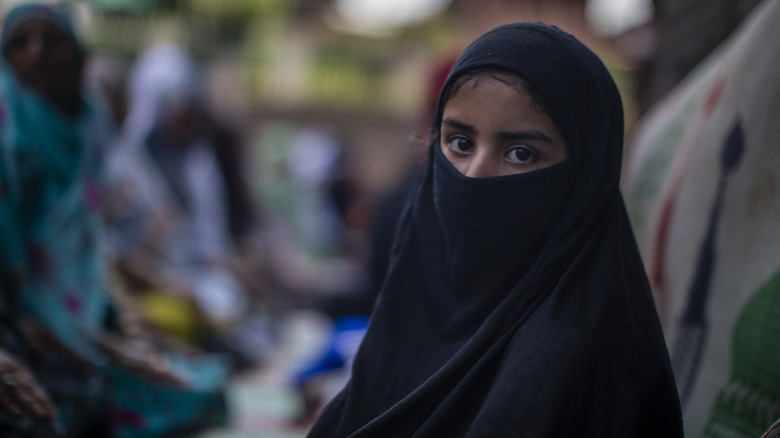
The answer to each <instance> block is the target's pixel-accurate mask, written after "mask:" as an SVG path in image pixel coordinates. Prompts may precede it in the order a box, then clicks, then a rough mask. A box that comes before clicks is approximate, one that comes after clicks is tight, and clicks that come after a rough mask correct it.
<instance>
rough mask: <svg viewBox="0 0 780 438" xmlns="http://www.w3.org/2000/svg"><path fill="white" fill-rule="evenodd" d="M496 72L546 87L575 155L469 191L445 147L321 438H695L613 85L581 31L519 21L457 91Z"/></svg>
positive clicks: (462, 61)
mask: <svg viewBox="0 0 780 438" xmlns="http://www.w3.org/2000/svg"><path fill="white" fill-rule="evenodd" d="M485 67H489V68H499V69H502V70H504V71H508V72H512V73H514V74H516V75H518V76H521V77H522V78H524V79H525V80H526V81H527V82H529V83H531V84H532V85H533V86H535V87H536V88H537V89H538V91H539V92H540V93H541V95H542V96H543V97H544V99H545V100H546V101H547V104H549V105H548V106H549V109H548V110H549V116H550V117H551V118H552V119H553V120H554V121H555V122H556V126H557V127H558V129H559V130H560V131H561V134H562V136H563V138H564V139H565V142H566V145H567V151H568V154H569V158H568V160H567V161H565V162H563V163H560V164H557V165H554V166H552V167H548V168H545V169H542V170H538V171H534V172H530V173H525V174H519V175H509V176H499V177H492V178H469V177H466V176H464V175H462V174H460V172H458V171H457V170H456V169H455V168H454V167H453V166H452V165H451V164H450V163H449V162H448V161H447V159H446V157H445V156H444V155H443V153H442V152H441V150H440V147H439V144H438V140H435V141H433V142H432V144H431V147H430V151H429V154H428V161H427V163H426V165H425V168H424V169H423V172H422V175H421V177H420V180H419V184H418V186H417V189H416V191H415V193H414V195H413V197H412V199H411V200H410V204H409V206H408V209H407V211H406V212H405V214H404V216H403V217H402V220H401V222H400V224H399V228H398V231H397V234H396V236H397V237H396V241H395V245H394V249H393V255H392V262H391V267H390V270H389V273H388V276H387V278H386V280H385V282H384V285H383V288H382V291H381V292H380V295H379V298H378V300H377V303H376V306H375V309H374V312H373V314H372V318H371V323H370V326H369V329H368V332H367V334H366V336H365V338H364V340H363V343H362V345H361V347H360V350H359V352H358V354H357V357H356V359H355V363H354V367H353V375H352V379H351V380H350V382H349V383H348V384H347V386H346V387H345V388H344V389H343V390H342V391H341V392H340V393H339V394H338V395H337V396H336V398H335V399H334V400H333V401H331V403H330V404H329V405H328V406H327V407H326V408H325V410H324V411H323V413H322V414H321V416H320V418H319V419H318V421H317V422H316V424H315V425H314V427H313V429H312V431H311V432H310V436H311V437H344V436H350V437H394V438H395V437H410V436H415V437H461V436H463V437H506V436H522V437H568V436H577V437H584V436H586V437H642V436H647V437H675V436H682V421H681V415H680V405H679V400H678V396H677V390H676V386H675V382H674V378H673V376H672V372H671V369H670V366H669V358H668V353H667V350H666V346H665V343H664V339H663V335H662V333H661V329H660V325H659V322H658V318H657V315H656V311H655V307H654V304H653V301H652V298H651V294H650V290H649V286H648V282H647V278H646V275H645V272H644V269H643V266H642V263H641V260H640V257H639V252H638V250H637V247H636V242H635V240H634V236H633V233H632V231H631V228H630V226H629V222H628V219H627V216H626V212H625V207H624V205H623V200H622V197H621V195H620V192H619V187H618V184H619V179H620V164H621V153H622V145H623V111H622V105H621V101H620V96H619V94H618V91H617V88H616V86H615V83H614V81H613V80H612V78H611V76H610V75H609V73H608V71H607V69H606V68H605V67H604V65H603V64H602V62H601V61H600V60H599V58H598V57H597V56H596V55H595V54H593V53H592V52H591V51H590V50H589V49H588V48H586V47H585V46H584V45H582V44H581V43H580V42H579V41H577V40H576V39H575V38H574V37H573V36H571V35H569V34H567V33H565V32H563V31H561V30H559V29H558V28H556V27H553V26H548V25H544V24H541V23H520V24H512V25H506V26H502V27H499V28H496V29H494V30H492V31H490V32H488V33H487V34H485V35H483V36H482V37H480V38H479V39H477V40H476V41H475V42H474V43H472V45H470V46H469V47H468V48H467V49H466V50H465V51H464V53H463V54H462V55H461V57H460V58H459V60H458V61H457V63H456V64H455V65H454V66H453V69H452V71H451V72H450V76H449V78H448V80H447V82H446V84H445V87H444V91H443V93H442V95H443V96H446V95H447V92H448V90H449V89H450V87H451V86H452V84H453V82H454V81H455V80H456V79H457V78H458V77H459V76H461V75H462V74H463V73H464V72H467V71H470V70H473V69H477V68H485ZM445 103H446V102H444V101H442V100H441V98H440V101H439V108H438V110H437V116H436V119H435V121H434V127H435V128H438V125H439V124H440V123H441V118H442V111H443V106H444V104H445Z"/></svg>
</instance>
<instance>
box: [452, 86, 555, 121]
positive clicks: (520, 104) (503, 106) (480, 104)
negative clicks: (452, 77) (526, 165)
mask: <svg viewBox="0 0 780 438" xmlns="http://www.w3.org/2000/svg"><path fill="white" fill-rule="evenodd" d="M506 79H507V78H505V77H504V78H502V77H494V76H493V75H478V76H471V77H467V78H463V80H462V81H457V82H456V83H455V84H454V85H453V90H452V93H451V95H450V97H449V99H448V101H447V103H446V104H445V105H444V114H443V115H447V114H453V113H473V114H475V115H480V116H484V117H485V118H488V119H490V118H493V119H506V118H513V117H517V115H518V113H523V114H531V113H534V114H538V115H541V116H544V113H543V111H541V110H540V109H539V108H538V106H537V105H536V104H535V102H534V99H533V97H532V96H531V94H530V93H529V92H528V91H527V90H526V88H525V87H524V86H523V85H522V83H521V82H518V81H509V80H506Z"/></svg>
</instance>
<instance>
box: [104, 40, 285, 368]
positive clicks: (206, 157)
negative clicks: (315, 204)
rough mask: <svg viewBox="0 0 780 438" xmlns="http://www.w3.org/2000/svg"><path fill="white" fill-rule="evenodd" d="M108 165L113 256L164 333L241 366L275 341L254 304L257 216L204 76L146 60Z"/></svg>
mask: <svg viewBox="0 0 780 438" xmlns="http://www.w3.org/2000/svg"><path fill="white" fill-rule="evenodd" d="M129 82H130V83H129V96H128V104H129V111H128V115H127V118H126V119H125V122H124V125H123V129H122V139H121V142H120V144H119V145H118V147H117V149H116V150H115V151H114V152H113V154H112V157H111V159H110V160H111V161H110V162H111V164H110V166H109V179H110V181H111V183H110V187H111V189H110V191H111V196H110V198H111V202H110V204H109V206H108V216H109V222H110V234H111V236H112V237H111V244H110V246H111V252H112V254H113V257H114V259H115V261H116V264H117V266H118V267H119V271H120V273H121V276H122V278H123V279H124V280H125V284H126V285H127V287H128V288H129V289H130V290H132V291H136V292H138V293H137V294H135V296H136V298H137V299H138V300H139V302H140V303H141V307H142V312H143V313H144V314H145V315H146V316H147V317H148V318H149V319H150V320H152V321H153V322H154V323H155V324H156V325H157V326H159V327H161V328H162V329H164V330H166V331H167V332H169V333H172V334H174V335H177V336H178V337H179V338H181V339H184V340H186V341H189V342H191V343H194V344H196V345H200V346H204V347H206V348H207V349H213V350H216V351H225V352H229V353H232V354H233V355H234V358H235V359H236V360H238V361H239V365H241V364H251V363H253V362H256V361H257V360H259V359H260V357H261V356H262V354H263V353H264V352H265V351H266V350H267V346H268V343H269V342H270V341H269V338H268V336H265V332H267V330H266V329H265V323H266V319H264V318H263V317H259V316H258V315H257V313H258V312H262V311H263V309H261V310H257V308H258V306H260V307H262V305H263V304H262V303H260V304H258V300H255V299H254V298H255V297H256V295H257V294H255V292H257V290H258V284H259V283H260V281H261V280H262V276H261V275H259V273H258V271H257V269H256V268H257V264H256V261H257V260H258V254H259V252H258V251H257V248H258V245H257V240H256V239H255V238H254V237H253V236H254V234H253V232H254V212H253V210H252V205H251V203H250V201H249V194H248V190H247V185H246V183H245V180H244V175H243V170H242V169H241V157H240V154H239V152H240V151H239V149H238V148H239V143H238V141H237V138H236V136H235V135H234V133H233V132H232V131H231V130H229V129H227V128H225V127H224V126H223V125H221V124H219V123H218V122H217V121H216V120H215V119H214V118H212V117H210V115H209V114H208V113H207V111H206V107H205V105H204V104H203V102H202V96H201V84H200V81H199V78H198V73H197V70H196V69H195V67H194V65H193V63H192V62H191V61H190V59H189V58H188V57H187V55H186V54H185V53H184V52H183V51H182V50H181V49H179V48H178V47H175V46H169V45H163V46H155V47H152V48H150V49H148V50H147V51H145V52H144V53H143V54H142V55H141V56H140V57H139V59H138V60H137V61H136V63H135V65H134V67H133V69H132V71H131V73H130V81H129Z"/></svg>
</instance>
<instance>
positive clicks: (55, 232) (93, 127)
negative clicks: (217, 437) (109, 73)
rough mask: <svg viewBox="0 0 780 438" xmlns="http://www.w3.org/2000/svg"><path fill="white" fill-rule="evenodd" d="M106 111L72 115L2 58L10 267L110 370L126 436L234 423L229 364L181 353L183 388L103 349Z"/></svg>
mask: <svg viewBox="0 0 780 438" xmlns="http://www.w3.org/2000/svg"><path fill="white" fill-rule="evenodd" d="M104 114H106V113H105V112H102V111H99V110H97V109H96V107H95V106H92V105H88V104H87V103H84V105H83V108H82V111H81V113H80V114H79V116H78V117H76V118H69V117H67V116H65V115H64V114H62V113H60V112H59V111H57V110H56V109H55V108H54V107H52V106H51V105H50V104H49V103H48V102H47V101H45V100H44V99H43V98H41V97H40V96H39V95H37V94H36V93H34V92H31V91H30V90H26V89H25V88H24V87H22V86H20V84H19V83H18V80H17V78H15V76H14V74H13V72H11V70H10V68H9V66H8V65H7V64H6V63H5V62H4V61H0V270H2V271H3V272H5V273H6V275H11V276H12V277H15V278H17V279H18V280H19V283H18V286H19V287H18V290H17V292H18V294H19V302H20V305H21V306H22V308H23V311H24V312H25V313H26V314H27V315H29V316H31V317H33V318H34V319H36V320H37V321H38V322H40V323H41V324H43V325H44V326H46V327H47V328H48V329H49V330H50V331H51V332H52V333H54V334H56V336H57V337H58V338H59V340H60V341H61V342H62V343H63V344H64V345H65V346H67V347H68V348H70V349H71V350H72V351H74V352H76V353H78V354H79V355H81V356H82V357H84V358H87V359H88V360H90V361H92V362H93V363H94V364H95V365H97V366H98V367H99V369H101V370H103V372H104V374H105V376H106V377H107V378H108V381H109V386H110V387H111V388H112V393H111V398H112V401H113V404H112V407H111V410H112V414H111V422H112V424H113V425H114V428H115V430H116V433H117V435H118V436H119V437H128V438H129V437H152V436H169V435H170V434H171V433H172V432H174V431H176V432H180V431H182V430H189V429H194V428H197V427H200V426H207V425H215V424H220V423H224V422H225V420H226V415H227V410H226V406H225V401H224V395H223V392H222V387H223V385H224V382H225V379H226V378H227V374H228V371H229V369H230V364H229V363H227V362H226V361H225V360H224V359H223V358H222V357H218V356H204V357H201V358H195V359H192V358H183V357H176V356H173V355H171V357H169V359H170V362H171V370H173V371H174V372H175V373H177V374H178V375H179V376H180V377H181V378H182V380H183V381H184V382H185V385H184V386H183V387H181V388H179V387H173V386H168V385H163V384H158V383H155V382H151V381H149V380H146V379H145V378H143V377H140V376H138V375H136V374H133V373H132V372H130V371H129V370H127V369H124V368H122V367H121V366H119V365H117V364H113V363H111V362H109V360H108V359H107V358H106V357H105V356H104V355H103V354H101V352H100V351H99V349H98V348H97V347H96V343H95V340H96V339H97V337H98V336H100V334H101V333H102V332H103V330H104V324H105V322H106V319H107V315H108V313H109V310H110V309H111V305H112V303H111V299H112V298H111V297H112V295H111V293H110V291H109V283H108V279H107V274H106V272H105V269H104V266H103V260H102V258H101V252H100V240H99V239H100V237H101V232H102V217H101V208H102V197H103V188H104V183H103V177H102V169H103V156H104V147H105V145H107V144H109V139H110V137H109V134H110V132H109V127H110V124H109V123H108V122H107V119H105V118H104V117H106V116H104ZM0 292H3V293H7V291H5V290H2V291H0Z"/></svg>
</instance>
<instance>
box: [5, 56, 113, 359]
mask: <svg viewBox="0 0 780 438" xmlns="http://www.w3.org/2000/svg"><path fill="white" fill-rule="evenodd" d="M0 81H1V82H0V93H1V94H0V96H1V97H0V98H1V99H2V101H0V105H1V106H0V150H2V157H3V159H2V163H0V181H2V183H0V184H2V186H1V188H0V224H1V225H0V248H2V266H3V269H4V270H6V271H7V272H9V273H11V274H12V275H15V276H16V277H18V278H20V280H21V283H20V285H21V288H20V291H19V293H20V294H21V296H20V298H21V301H22V304H23V306H24V308H25V310H26V311H27V312H29V313H30V314H31V315H33V316H34V317H36V319H38V320H39V321H41V322H42V323H44V324H45V325H46V326H48V328H49V329H51V331H52V332H53V333H55V334H56V335H57V336H58V337H59V338H60V340H61V341H62V342H63V343H64V344H66V345H67V346H68V347H70V348H72V349H73V350H74V351H76V352H78V353H79V354H81V355H82V356H85V357H88V358H91V359H93V360H97V358H98V356H97V352H96V351H94V348H93V342H91V341H92V339H90V336H89V334H90V333H94V332H95V331H97V330H99V329H100V327H101V325H102V323H103V319H104V317H105V311H106V308H107V306H108V300H109V293H108V291H107V289H106V286H105V285H106V279H105V278H104V270H103V268H102V266H101V261H100V259H99V257H98V251H97V242H96V241H95V238H96V236H97V235H98V233H99V232H100V231H99V230H100V223H101V222H100V205H101V204H100V196H101V187H102V183H101V180H102V178H101V175H100V169H101V168H102V167H101V165H100V161H101V159H102V156H103V149H102V147H103V144H102V142H101V141H100V139H101V138H103V139H105V138H107V135H106V134H107V132H106V131H105V129H106V128H103V127H104V126H108V125H107V124H105V123H101V121H100V118H99V117H96V115H97V113H96V111H95V110H94V109H93V108H90V107H88V106H87V105H86V104H85V105H84V108H83V111H82V112H81V115H80V116H79V117H78V118H76V119H69V118H68V117H67V116H65V115H64V114H62V113H60V112H59V111H57V110H55V109H54V107H52V106H51V105H49V104H48V103H47V102H46V101H44V100H43V98H41V97H40V96H38V95H36V94H34V93H32V92H30V91H28V90H26V89H24V88H23V87H21V86H20V85H19V84H18V83H17V80H16V78H15V77H14V75H13V74H12V73H11V72H10V70H9V68H7V67H6V68H3V75H2V78H0ZM101 131H102V132H101ZM85 139H89V140H88V141H85ZM63 310H64V311H63Z"/></svg>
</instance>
